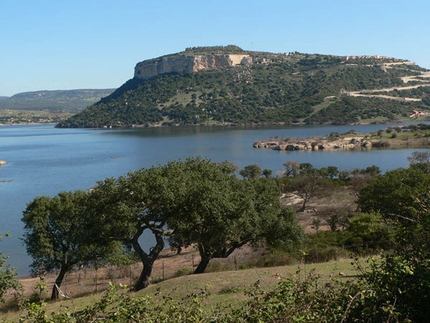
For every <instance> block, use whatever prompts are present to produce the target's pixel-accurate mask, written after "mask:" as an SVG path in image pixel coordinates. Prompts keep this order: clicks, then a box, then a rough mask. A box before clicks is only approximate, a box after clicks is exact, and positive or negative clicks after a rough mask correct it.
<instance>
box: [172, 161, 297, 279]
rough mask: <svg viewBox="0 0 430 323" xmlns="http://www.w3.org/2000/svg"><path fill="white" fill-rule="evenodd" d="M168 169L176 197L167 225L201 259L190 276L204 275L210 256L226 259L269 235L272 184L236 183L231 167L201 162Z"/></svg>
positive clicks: (275, 191) (275, 200) (274, 195)
mask: <svg viewBox="0 0 430 323" xmlns="http://www.w3.org/2000/svg"><path fill="white" fill-rule="evenodd" d="M170 170H171V171H172V172H173V174H174V176H171V179H172V180H171V182H170V184H171V185H172V186H174V187H175V192H176V194H177V199H176V201H175V202H174V205H171V209H170V211H171V213H172V216H170V217H169V220H168V226H169V228H170V229H171V230H172V231H173V234H172V238H173V239H175V240H176V241H179V242H183V241H187V243H188V244H196V246H197V248H198V250H199V253H200V256H201V261H200V263H199V265H198V266H197V268H196V270H195V273H202V272H204V271H205V269H206V267H207V265H208V264H209V262H210V260H211V259H212V258H226V257H228V256H229V255H230V254H231V253H232V252H233V251H234V250H236V249H237V248H240V247H242V246H243V245H245V244H248V243H250V244H255V243H257V242H259V241H261V240H264V239H265V238H266V237H268V236H270V234H274V232H273V231H272V230H273V228H274V227H276V224H277V223H278V222H279V220H280V211H281V209H280V200H279V194H280V192H279V188H278V186H277V184H276V181H275V180H272V179H258V180H256V179H254V180H247V181H242V180H239V179H238V178H237V177H236V176H235V175H234V173H233V171H232V170H233V168H232V167H224V168H222V167H220V165H219V164H216V163H212V162H210V161H209V160H205V159H188V160H186V161H185V162H177V163H176V164H175V165H171V169H170ZM283 234H284V237H285V239H291V240H295V237H292V236H288V234H286V232H284V233H283ZM279 239H281V237H279Z"/></svg>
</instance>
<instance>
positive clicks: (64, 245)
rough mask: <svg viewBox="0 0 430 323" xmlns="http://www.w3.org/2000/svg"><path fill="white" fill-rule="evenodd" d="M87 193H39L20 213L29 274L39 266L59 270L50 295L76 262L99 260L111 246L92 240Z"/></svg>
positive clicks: (93, 229) (94, 231)
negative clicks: (29, 258) (29, 257)
mask: <svg viewBox="0 0 430 323" xmlns="http://www.w3.org/2000/svg"><path fill="white" fill-rule="evenodd" d="M87 203H88V193H87V192H85V191H75V192H60V193H59V194H58V195H57V196H55V197H48V196H39V197H36V198H35V199H34V200H33V201H31V202H30V203H28V204H27V208H26V210H25V211H24V212H23V218H22V221H23V222H24V224H25V226H24V236H23V241H24V244H25V246H26V249H27V253H28V254H29V255H30V256H31V257H32V258H33V262H32V264H31V271H32V273H34V274H35V273H37V271H38V270H39V268H40V267H41V266H43V267H44V269H45V270H46V272H54V271H57V270H58V271H59V273H58V276H57V278H56V280H55V284H54V286H53V288H52V294H51V298H52V299H55V298H57V297H58V288H60V286H61V283H62V281H63V279H64V276H65V275H66V273H67V272H68V271H70V270H71V269H73V268H74V267H75V266H77V265H89V264H95V263H97V262H100V261H103V259H105V258H106V257H107V255H108V254H112V253H113V250H118V249H115V248H113V246H112V245H109V244H107V243H106V242H104V241H101V240H99V239H96V234H95V233H96V232H97V229H95V228H94V227H92V226H91V224H90V223H91V222H90V221H89V218H88V217H87V215H88V212H87V205H88V204H87Z"/></svg>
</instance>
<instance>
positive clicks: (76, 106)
mask: <svg viewBox="0 0 430 323" xmlns="http://www.w3.org/2000/svg"><path fill="white" fill-rule="evenodd" d="M114 90H115V89H102V90H95V89H83V90H57V91H34V92H23V93H18V94H15V95H13V96H11V97H5V96H2V97H0V109H12V110H48V111H68V112H75V113H76V112H79V111H81V110H83V109H85V108H86V107H88V106H90V105H92V104H93V103H96V102H97V101H99V100H100V99H102V98H104V97H106V96H108V95H110V94H111V93H112V92H113V91H114Z"/></svg>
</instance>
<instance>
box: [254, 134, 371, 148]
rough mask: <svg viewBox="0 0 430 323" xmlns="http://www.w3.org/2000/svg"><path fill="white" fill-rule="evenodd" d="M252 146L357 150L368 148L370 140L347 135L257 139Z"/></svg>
mask: <svg viewBox="0 0 430 323" xmlns="http://www.w3.org/2000/svg"><path fill="white" fill-rule="evenodd" d="M253 147H254V148H269V149H273V150H288V151H293V150H310V151H317V150H329V151H330V150H357V149H369V148H371V147H372V142H371V141H369V140H365V139H364V138H363V137H349V138H343V139H340V140H333V141H329V140H321V139H320V140H319V139H283V140H279V141H277V140H268V141H263V140H258V141H255V142H254V145H253Z"/></svg>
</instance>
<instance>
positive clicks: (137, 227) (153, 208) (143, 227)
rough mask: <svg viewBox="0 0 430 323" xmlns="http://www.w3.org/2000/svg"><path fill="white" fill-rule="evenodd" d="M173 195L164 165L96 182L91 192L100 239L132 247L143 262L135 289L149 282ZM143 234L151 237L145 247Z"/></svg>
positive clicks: (160, 245) (161, 244)
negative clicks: (151, 242) (151, 240)
mask: <svg viewBox="0 0 430 323" xmlns="http://www.w3.org/2000/svg"><path fill="white" fill-rule="evenodd" d="M174 198H175V195H174V192H173V191H172V190H171V189H170V187H169V178H168V177H166V176H165V166H161V165H157V166H153V167H151V168H149V169H140V170H138V171H135V172H130V173H128V174H127V175H126V176H121V177H119V178H118V179H113V178H108V179H106V180H104V181H100V182H98V184H97V186H96V187H95V188H94V190H93V192H92V193H91V202H90V204H91V209H92V210H91V212H92V214H93V216H92V218H93V219H94V221H96V222H97V225H98V227H99V228H100V230H99V232H98V234H99V235H100V236H103V238H102V240H104V239H109V240H112V241H119V242H121V243H123V244H124V245H128V246H131V247H132V248H133V250H134V252H135V253H136V255H137V257H138V258H139V260H140V261H141V263H142V271H141V273H140V276H139V279H138V280H137V282H136V284H135V286H134V289H135V290H136V291H138V290H141V289H143V288H145V287H147V286H148V285H149V279H150V276H151V273H152V268H153V265H154V262H155V260H156V259H157V257H158V255H159V254H160V252H161V251H162V250H163V249H164V246H165V237H166V216H167V215H166V210H165V207H167V206H168V204H169V200H172V199H174ZM144 233H148V234H150V235H152V236H153V237H154V244H153V245H152V246H151V247H150V248H149V250H145V248H144V246H143V245H142V243H141V240H140V238H141V237H142V235H143V234H144Z"/></svg>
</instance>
